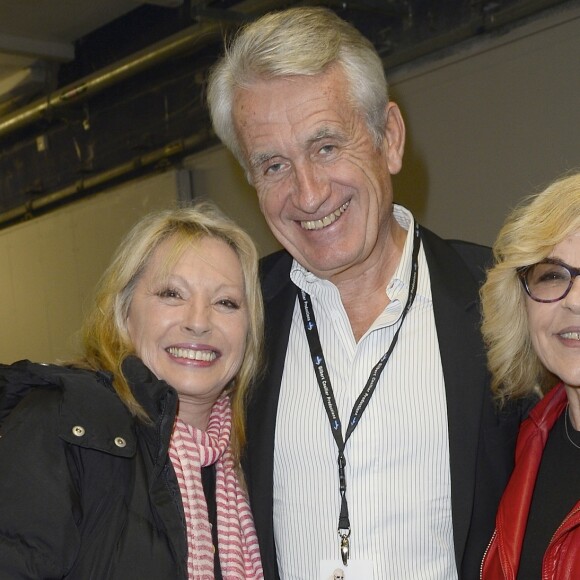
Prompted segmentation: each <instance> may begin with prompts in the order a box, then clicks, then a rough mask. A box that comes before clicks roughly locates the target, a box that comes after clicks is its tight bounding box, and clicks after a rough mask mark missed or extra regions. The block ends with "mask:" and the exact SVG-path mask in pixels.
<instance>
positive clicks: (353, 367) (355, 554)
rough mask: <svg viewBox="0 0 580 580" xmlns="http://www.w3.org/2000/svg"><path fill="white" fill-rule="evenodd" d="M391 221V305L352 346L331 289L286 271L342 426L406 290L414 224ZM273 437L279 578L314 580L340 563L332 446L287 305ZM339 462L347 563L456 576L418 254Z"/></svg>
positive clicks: (435, 365) (440, 387) (428, 301)
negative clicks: (300, 293)
mask: <svg viewBox="0 0 580 580" xmlns="http://www.w3.org/2000/svg"><path fill="white" fill-rule="evenodd" d="M394 212H395V217H396V219H397V221H398V222H399V223H400V224H401V225H402V226H403V227H404V228H405V229H406V230H407V239H406V242H405V247H404V250H403V255H402V258H401V261H400V264H399V266H398V268H397V270H396V272H395V274H394V276H393V278H392V280H391V282H390V283H389V285H388V286H387V288H386V292H387V294H388V296H389V298H390V303H389V305H388V306H387V307H386V309H385V310H384V311H383V312H382V313H381V314H380V315H379V317H378V318H377V319H376V320H375V322H374V323H373V325H372V326H371V328H370V329H369V330H368V331H367V332H366V334H365V335H364V336H363V337H362V338H361V340H360V341H359V343H358V344H357V343H356V341H355V338H354V335H353V333H352V329H351V326H350V323H349V320H348V318H347V315H346V312H345V310H344V307H343V305H342V302H341V300H340V295H339V292H338V289H337V288H336V286H334V285H333V284H332V283H331V282H329V281H327V280H320V279H318V278H316V277H315V276H314V275H313V274H311V273H310V272H308V271H306V270H305V269H304V268H302V267H301V266H300V265H299V264H297V263H296V262H294V264H293V267H292V272H291V278H292V280H293V281H294V283H295V284H296V285H297V286H298V287H299V288H302V289H303V290H305V291H306V292H308V293H309V294H310V295H311V299H312V304H313V309H314V313H315V316H316V321H317V326H318V331H319V334H320V341H321V344H322V348H323V351H324V355H325V359H326V364H327V366H328V372H329V376H330V380H331V383H332V387H333V389H334V395H335V398H336V403H337V407H338V409H339V412H340V418H341V420H342V422H343V425H344V423H346V422H347V421H348V418H349V417H350V413H351V410H352V407H353V405H354V403H355V401H356V399H357V397H358V396H359V394H360V392H361V391H362V389H363V387H364V385H365V383H366V381H367V379H368V376H369V373H370V371H371V369H372V368H373V366H374V365H375V364H376V363H377V361H378V360H379V359H380V357H381V356H382V355H383V354H384V353H385V352H386V350H387V349H388V346H389V345H390V343H391V340H392V338H393V335H394V333H395V332H396V330H397V328H398V326H399V322H400V317H401V314H402V310H403V307H404V305H405V303H406V300H407V296H408V292H409V278H410V272H411V251H412V245H413V217H412V215H411V214H410V213H409V212H408V211H407V210H406V209H404V208H402V207H400V206H395V209H394ZM364 299H365V297H364V296H361V300H364ZM343 431H344V428H343ZM343 436H344V432H343ZM275 437H276V439H275V453H274V530H275V540H276V549H277V555H278V565H279V568H280V573H281V577H282V580H287V579H301V580H315V579H317V578H318V570H319V564H320V561H321V560H331V559H333V560H338V559H339V558H340V552H339V545H340V538H339V536H338V534H337V525H338V516H339V511H340V495H339V483H338V469H337V448H336V443H335V441H334V439H333V437H332V434H331V432H330V426H329V422H328V418H327V416H326V413H325V410H324V406H323V403H322V400H321V396H320V392H319V389H318V385H317V383H316V377H315V374H314V371H313V366H312V362H311V359H310V351H309V348H308V343H307V340H306V336H305V331H304V326H303V322H302V317H301V314H300V307H299V305H298V303H296V305H295V308H294V314H293V320H292V327H291V330H290V339H289V345H288V351H287V354H286V362H285V367H284V375H283V378H282V385H281V392H280V401H279V405H278V416H277V423H276V436H275ZM345 456H346V461H347V467H346V483H347V494H346V495H347V500H348V508H349V515H350V523H351V529H352V533H351V537H350V549H351V557H352V558H353V559H363V560H372V561H373V570H374V578H375V579H377V580H378V579H379V578H380V579H383V578H390V579H394V580H402V579H407V578H408V579H412V580H422V579H424V580H434V579H446V580H447V579H456V578H457V571H456V565H455V558H454V548H453V530H452V522H451V480H450V472H449V437H448V429H447V408H446V399H445V385H444V381H443V371H442V367H441V358H440V354H439V345H438V340H437V333H436V329H435V320H434V316H433V302H432V298H431V285H430V280H429V273H428V266H427V262H426V259H425V254H424V252H423V250H422V249H421V251H420V252H419V280H418V287H417V296H416V298H415V302H414V304H413V306H412V308H411V310H410V311H409V314H408V316H407V318H406V319H405V321H404V325H403V328H402V329H401V332H400V336H399V341H398V343H397V346H396V348H395V350H394V351H393V354H392V356H391V359H390V360H389V362H388V364H387V366H386V367H385V369H384V371H383V374H382V376H381V378H380V380H379V382H378V385H377V388H376V390H375V392H374V395H373V397H372V399H371V401H370V403H369V405H368V407H367V408H366V410H365V412H364V415H363V417H362V419H361V421H360V424H359V425H358V426H357V428H356V429H355V431H354V433H353V434H352V436H351V437H350V439H349V440H348V443H347V445H346V451H345ZM364 580H368V579H364Z"/></svg>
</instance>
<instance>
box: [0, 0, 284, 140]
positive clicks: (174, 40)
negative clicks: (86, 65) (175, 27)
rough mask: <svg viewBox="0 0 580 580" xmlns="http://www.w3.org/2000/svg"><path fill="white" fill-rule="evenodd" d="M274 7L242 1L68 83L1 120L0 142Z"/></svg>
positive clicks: (264, 1)
mask: <svg viewBox="0 0 580 580" xmlns="http://www.w3.org/2000/svg"><path fill="white" fill-rule="evenodd" d="M277 4H279V3H277V2H276V1H275V0H248V1H246V2H241V3H240V4H237V5H235V7H234V8H235V12H232V11H229V10H224V11H223V15H224V16H223V18H222V19H220V20H212V21H206V22H201V23H199V24H196V25H194V26H191V27H189V28H187V29H185V30H183V31H181V32H179V33H177V34H175V35H173V36H170V37H169V38H167V39H165V40H163V41H160V42H158V43H156V44H153V45H151V46H150V47H147V48H146V49H144V50H141V51H139V52H137V53H135V54H133V55H131V56H129V57H127V58H125V59H122V60H120V61H118V62H116V63H114V64H113V65H111V66H109V67H105V68H104V69H102V70H100V71H97V72H96V73H94V74H92V75H89V76H87V77H85V78H84V79H82V80H80V81H77V82H75V83H71V84H70V85H67V86H66V87H63V88H61V89H59V90H57V91H55V92H53V93H51V94H49V95H47V96H46V97H44V98H42V99H39V100H37V101H35V102H34V103H31V104H30V105H27V106H26V107H23V108H22V109H19V110H17V111H15V112H14V113H12V114H9V115H7V116H6V117H4V118H2V119H0V139H1V138H2V137H4V136H6V135H8V134H10V133H11V132H13V131H16V130H17V129H21V128H23V127H26V126H28V125H30V124H32V123H34V122H36V121H39V120H41V119H42V118H43V117H45V116H49V115H50V113H51V112H52V111H53V110H55V109H58V108H59V107H64V106H68V105H70V104H71V103H75V102H81V101H83V100H86V99H88V98H89V97H91V96H92V95H95V94H97V93H98V92H100V91H102V90H103V89H105V88H107V87H110V86H111V85H114V84H116V83H119V82H120V81H122V80H125V79H127V78H129V77H131V76H134V75H136V74H138V73H140V72H142V71H144V70H146V69H148V68H151V67H152V66H154V65H156V64H159V63H161V62H163V61H165V60H168V59H170V58H172V57H174V56H177V55H179V54H183V53H185V52H187V51H191V50H193V49H195V48H197V47H199V46H202V45H203V44H205V43H208V42H210V41H214V40H218V39H219V38H221V36H222V35H223V33H224V32H225V31H226V30H227V29H228V28H231V27H234V26H235V25H236V23H234V22H233V21H232V18H231V15H232V14H235V13H239V14H240V15H244V16H248V15H250V14H253V13H260V12H262V11H267V10H270V9H272V8H274V7H275V6H276V5H277ZM212 16H217V14H216V12H215V11H213V13H212ZM237 24H239V22H237Z"/></svg>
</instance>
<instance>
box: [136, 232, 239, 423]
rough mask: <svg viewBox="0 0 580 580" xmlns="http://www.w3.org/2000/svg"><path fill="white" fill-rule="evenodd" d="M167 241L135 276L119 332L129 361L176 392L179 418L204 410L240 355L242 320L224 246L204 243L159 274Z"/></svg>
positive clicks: (230, 256)
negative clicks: (133, 357) (125, 337)
mask: <svg viewBox="0 0 580 580" xmlns="http://www.w3.org/2000/svg"><path fill="white" fill-rule="evenodd" d="M173 243H175V241H174V240H172V239H171V238H170V239H168V240H165V241H164V242H163V243H162V244H160V246H159V247H158V248H157V249H156V250H155V252H154V253H153V255H152V257H151V259H150V261H149V263H148V264H147V266H146V268H145V270H144V272H143V273H142V275H141V276H140V278H139V280H138V282H137V284H136V287H135V292H134V294H133V297H132V300H131V305H130V307H129V314H128V318H127V329H128V332H129V337H130V339H131V342H132V344H133V346H134V348H135V351H136V353H137V355H138V356H139V357H140V358H141V360H142V361H143V362H144V363H145V364H146V365H147V367H149V369H150V370H151V371H153V373H154V374H155V375H156V376H157V377H158V378H159V379H163V380H164V381H165V382H167V383H168V384H169V385H171V386H172V387H173V388H174V389H175V390H176V391H177V393H178V394H179V399H180V415H181V409H184V410H185V409H186V408H188V406H194V407H196V408H199V409H202V408H204V409H207V410H208V412H209V410H211V406H212V405H213V403H214V402H215V401H216V400H217V399H218V397H219V396H220V394H221V393H222V391H223V390H224V388H225V387H226V386H227V385H228V383H229V382H230V381H231V380H232V379H233V378H234V377H235V375H236V373H237V372H238V370H239V368H240V365H241V363H242V359H243V356H244V351H245V346H246V337H247V333H248V325H249V315H248V307H247V303H246V292H245V286H244V277H243V272H242V267H241V264H240V261H239V259H238V256H237V255H236V253H235V251H234V250H233V249H232V248H231V247H229V246H228V245H227V244H226V243H225V242H224V241H222V240H219V239H216V238H211V237H205V238H202V239H200V240H199V241H197V242H195V243H194V244H192V245H191V246H188V247H187V248H186V249H185V250H184V251H183V253H182V254H181V255H180V256H179V258H178V259H177V260H176V262H175V264H174V265H173V266H172V267H171V268H170V269H169V271H168V272H167V273H166V274H165V270H164V268H163V264H164V263H165V262H166V260H167V258H168V257H169V255H170V251H171V249H172V244H173ZM162 273H163V274H162ZM202 428H203V426H202Z"/></svg>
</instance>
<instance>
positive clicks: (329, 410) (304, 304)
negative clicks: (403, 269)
mask: <svg viewBox="0 0 580 580" xmlns="http://www.w3.org/2000/svg"><path fill="white" fill-rule="evenodd" d="M420 246H421V238H420V234H419V225H418V224H415V233H414V238H413V254H412V261H411V279H410V281H409V295H408V297H407V303H406V304H405V308H404V310H403V313H402V315H401V322H400V323H399V327H398V328H397V331H396V332H395V335H394V336H393V339H392V340H391V344H390V346H389V348H388V350H387V351H386V352H385V354H384V355H383V356H382V357H381V358H380V360H379V361H378V362H377V364H376V365H375V366H374V367H373V369H372V370H371V373H370V375H369V378H368V379H367V382H366V384H365V386H364V388H363V390H362V392H361V393H360V395H359V396H358V398H357V400H356V402H355V404H354V406H353V408H352V411H351V414H350V419H349V422H348V425H347V429H346V433H345V436H344V439H343V436H342V425H341V421H340V415H339V413H338V407H337V404H336V399H335V397H334V391H333V389H332V384H331V382H330V376H329V374H328V368H327V366H326V362H325V360H324V354H323V352H322V345H321V344H320V336H319V334H318V329H317V327H316V319H315V317H314V309H313V307H312V300H311V299H310V295H309V294H308V293H306V292H304V291H303V290H301V291H300V293H299V296H300V310H301V312H302V320H303V322H304V329H305V331H306V338H307V339H308V346H309V348H310V356H311V358H312V364H313V365H314V372H315V374H316V381H317V382H318V388H319V389H320V395H321V396H322V402H323V403H324V408H325V410H326V415H327V417H328V421H329V423H330V430H331V432H332V436H333V437H334V441H335V442H336V447H337V449H338V480H339V491H340V497H341V507H340V516H339V518H338V534H339V535H340V538H341V545H340V551H341V556H342V561H343V563H344V564H345V565H347V561H348V555H349V543H348V538H349V536H350V520H349V516H348V503H347V501H346V475H345V467H346V458H345V455H344V450H345V448H346V443H347V441H348V440H349V438H350V436H351V435H352V433H353V432H354V430H355V429H356V427H357V425H358V424H359V422H360V420H361V418H362V415H363V413H364V411H365V409H366V408H367V406H368V404H369V402H370V400H371V397H372V396H373V393H374V392H375V389H376V386H377V383H378V381H379V378H380V376H381V374H382V372H383V370H384V369H385V367H386V366H387V362H388V361H389V359H390V357H391V354H392V352H393V350H394V348H395V346H396V344H397V341H398V340H399V332H400V331H401V328H402V326H403V322H404V321H405V318H406V316H407V314H408V312H409V310H410V309H411V306H412V305H413V301H414V300H415V296H416V294H417V281H418V271H419V260H418V256H419V248H420Z"/></svg>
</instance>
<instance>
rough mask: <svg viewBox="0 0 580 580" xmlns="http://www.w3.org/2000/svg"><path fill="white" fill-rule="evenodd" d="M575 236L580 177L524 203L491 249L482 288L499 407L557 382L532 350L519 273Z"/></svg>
mask: <svg viewBox="0 0 580 580" xmlns="http://www.w3.org/2000/svg"><path fill="white" fill-rule="evenodd" d="M577 231H580V173H574V174H572V175H568V176H566V177H562V178H560V179H558V180H557V181H555V182H554V183H552V184H551V185H550V186H549V187H548V188H546V189H545V190H544V191H542V192H541V193H538V194H536V195H533V196H530V197H528V198H527V199H525V200H524V201H523V202H522V203H521V204H520V205H518V206H517V207H516V208H515V209H514V210H513V211H512V213H511V214H510V215H509V216H508V218H507V220H506V222H505V223H504V225H503V227H502V229H501V230H500V232H499V235H498V238H497V240H496V242H495V244H494V247H493V253H494V258H495V265H494V266H493V267H492V268H491V269H490V270H489V271H488V273H487V280H486V282H485V284H484V285H483V286H482V288H481V302H482V308H483V322H482V333H483V338H484V341H485V344H486V346H487V349H488V366H489V369H490V371H491V374H492V383H491V386H492V390H493V392H494V394H495V396H496V397H497V399H498V400H499V401H500V403H505V402H506V401H507V400H508V399H511V398H517V397H523V396H525V395H527V394H529V393H531V392H532V391H534V390H537V389H540V390H541V391H542V392H543V393H545V392H547V391H548V390H549V389H550V388H551V387H552V386H554V384H555V383H556V382H557V378H556V377H554V375H552V374H551V373H550V372H549V371H548V369H546V367H545V366H544V365H543V364H542V363H541V361H540V359H539V358H538V356H537V354H536V353H535V351H534V349H533V347H532V342H531V337H530V332H529V328H528V316H527V310H526V300H527V295H526V293H525V290H524V289H523V287H522V284H521V281H520V277H519V275H518V269H519V268H522V267H525V266H530V265H532V264H535V263H537V262H539V261H541V260H543V259H544V258H546V257H548V256H549V254H550V253H551V252H552V250H553V248H554V246H556V245H558V244H559V243H560V242H561V241H563V240H564V239H565V238H567V237H568V236H570V235H571V234H573V233H575V232H577Z"/></svg>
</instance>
